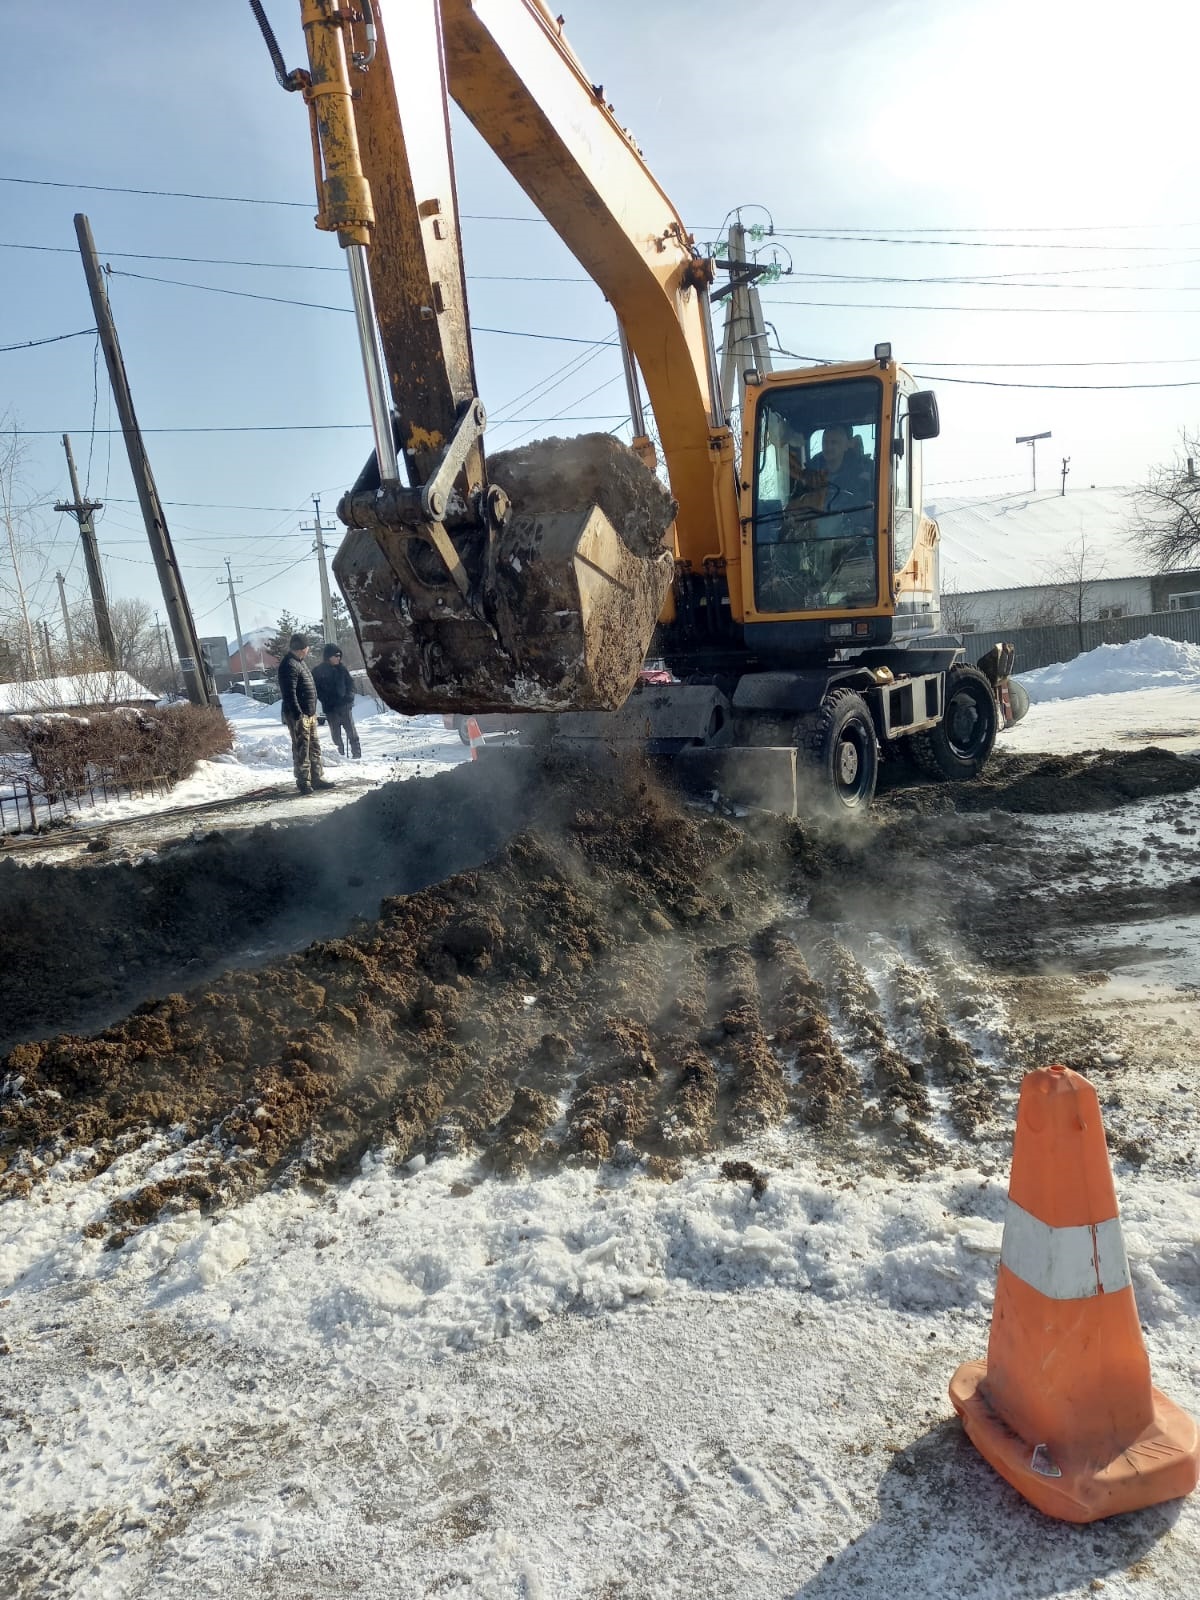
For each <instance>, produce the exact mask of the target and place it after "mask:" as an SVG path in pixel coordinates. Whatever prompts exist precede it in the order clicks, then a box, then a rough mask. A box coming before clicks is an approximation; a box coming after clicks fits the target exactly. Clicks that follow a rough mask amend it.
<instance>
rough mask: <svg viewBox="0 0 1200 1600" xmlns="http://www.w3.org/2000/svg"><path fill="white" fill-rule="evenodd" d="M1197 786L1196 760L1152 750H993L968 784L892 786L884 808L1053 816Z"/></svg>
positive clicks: (1198, 766) (1111, 806)
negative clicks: (1054, 752)
mask: <svg viewBox="0 0 1200 1600" xmlns="http://www.w3.org/2000/svg"><path fill="white" fill-rule="evenodd" d="M1195 788H1200V761H1196V760H1195V759H1194V758H1192V757H1189V756H1179V755H1176V754H1175V753H1174V751H1172V750H1159V749H1157V748H1155V747H1153V746H1151V747H1149V748H1147V749H1141V750H1121V751H1112V750H1099V751H1088V752H1083V753H1080V754H1076V755H1065V756H1044V755H1025V756H1018V755H1008V754H1007V753H1006V752H1005V751H1004V750H1003V749H1002V748H1001V749H998V750H997V751H996V753H995V754H994V755H993V757H992V759H991V761H990V762H989V763H988V765H987V767H986V768H985V769H984V771H983V773H982V774H981V775H980V776H979V777H978V778H976V779H975V780H974V781H973V782H971V783H954V784H935V785H932V786H930V785H928V784H925V783H922V784H920V785H918V786H916V787H906V786H897V787H895V788H892V789H890V790H889V792H888V793H886V794H884V795H881V797H880V800H879V802H878V804H879V806H880V808H881V810H884V811H887V810H889V809H890V810H899V811H920V812H922V813H924V814H925V815H933V814H937V813H938V812H944V811H950V810H954V811H960V812H968V813H970V812H979V811H1013V812H1021V813H1023V814H1025V815H1027V816H1056V815H1061V814H1064V813H1066V812H1068V811H1111V810H1113V809H1114V808H1115V807H1117V806H1122V805H1126V804H1128V803H1129V802H1130V801H1132V800H1146V799H1149V798H1150V797H1151V796H1154V795H1170V794H1184V793H1186V792H1187V791H1188V790H1189V789H1195Z"/></svg>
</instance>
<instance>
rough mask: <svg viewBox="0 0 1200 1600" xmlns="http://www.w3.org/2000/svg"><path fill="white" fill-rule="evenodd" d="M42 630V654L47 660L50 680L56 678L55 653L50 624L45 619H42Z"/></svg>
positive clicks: (47, 672)
mask: <svg viewBox="0 0 1200 1600" xmlns="http://www.w3.org/2000/svg"><path fill="white" fill-rule="evenodd" d="M41 628H42V653H43V655H44V656H45V659H46V676H47V677H48V678H52V677H53V676H54V652H53V651H52V650H51V648H50V624H49V623H48V622H47V621H46V619H45V617H43V618H42V622H41Z"/></svg>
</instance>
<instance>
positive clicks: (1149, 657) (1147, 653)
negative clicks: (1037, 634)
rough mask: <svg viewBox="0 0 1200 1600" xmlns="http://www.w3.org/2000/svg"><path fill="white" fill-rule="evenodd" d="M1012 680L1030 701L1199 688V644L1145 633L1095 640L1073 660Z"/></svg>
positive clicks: (1076, 698)
mask: <svg viewBox="0 0 1200 1600" xmlns="http://www.w3.org/2000/svg"><path fill="white" fill-rule="evenodd" d="M1018 681H1019V682H1020V683H1022V684H1024V686H1025V688H1026V690H1027V691H1028V693H1029V698H1030V699H1031V700H1033V701H1035V702H1038V701H1046V700H1080V699H1083V698H1084V697H1085V696H1087V695H1093V694H1127V693H1129V692H1130V691H1131V690H1135V689H1178V688H1189V689H1195V688H1200V645H1194V644H1187V643H1185V642H1184V641H1183V640H1180V639H1160V638H1158V637H1157V635H1155V634H1150V635H1149V636H1148V637H1147V638H1145V639H1131V640H1130V641H1129V643H1128V644H1102V645H1097V647H1096V649H1095V650H1089V651H1087V653H1086V654H1085V655H1081V656H1076V657H1075V659H1074V660H1073V661H1067V662H1055V663H1054V665H1053V666H1049V667H1039V668H1038V669H1037V670H1036V671H1035V672H1023V673H1020V674H1019V675H1018Z"/></svg>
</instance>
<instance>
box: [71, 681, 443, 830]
mask: <svg viewBox="0 0 1200 1600" xmlns="http://www.w3.org/2000/svg"><path fill="white" fill-rule="evenodd" d="M221 709H222V711H224V713H225V716H226V718H227V719H228V721H229V724H230V727H231V728H232V729H233V749H232V750H231V751H230V753H229V754H228V755H227V756H222V757H220V758H219V759H218V760H216V761H201V762H200V763H199V764H198V766H197V768H196V771H195V772H194V773H193V774H192V776H191V777H190V778H186V779H184V781H183V782H182V783H179V784H176V786H175V787H174V788H173V789H172V790H171V791H170V794H169V795H166V796H153V795H147V796H145V797H143V798H141V799H136V800H110V801H107V802H106V803H105V804H103V805H100V806H97V807H96V808H95V810H93V811H86V812H83V813H82V814H81V815H80V817H79V818H78V822H79V823H80V825H82V826H85V827H92V826H94V825H95V824H96V823H98V822H117V821H121V820H123V819H125V818H128V817H143V816H150V815H152V814H153V813H154V812H155V811H162V810H166V809H168V808H175V807H180V806H195V805H208V804H211V803H213V802H215V801H219V800H236V799H237V798H238V797H239V796H240V795H244V794H249V793H251V792H252V791H255V790H259V789H262V788H263V787H264V786H276V785H277V786H279V787H281V788H282V789H284V791H285V792H286V793H288V794H289V795H290V794H291V793H292V792H294V785H293V782H292V748H291V743H290V740H289V738H288V731H287V728H286V727H285V726H284V724H283V722H282V720H281V718H280V715H279V707H278V706H277V705H274V706H265V705H261V704H260V703H259V702H258V701H257V700H250V701H247V700H246V697H245V696H244V695H240V694H223V695H222V696H221ZM354 721H355V726H356V727H357V728H358V732H359V738H360V740H361V742H362V759H361V760H359V761H354V760H352V759H351V758H350V757H349V756H345V757H343V756H339V755H338V753H337V751H336V750H335V749H334V746H333V741H332V740H331V739H330V737H329V730H328V729H327V728H324V727H323V728H321V729H320V738H321V752H322V756H323V759H324V762H325V770H326V776H327V777H328V778H330V779H331V780H332V781H333V782H334V783H338V782H348V783H353V784H354V785H356V791H355V792H361V785H362V784H363V783H384V782H386V781H387V780H388V779H390V778H412V777H419V776H421V775H422V774H424V773H428V772H431V771H436V770H438V769H439V768H441V767H446V766H455V765H457V764H458V762H460V761H463V760H465V759H466V758H467V756H468V754H469V752H468V750H467V748H466V746H465V745H464V744H463V743H462V741H461V740H460V739H459V737H458V734H457V733H455V732H454V731H453V729H447V728H444V727H443V726H442V719H441V718H440V717H402V716H399V715H398V714H397V713H396V712H394V711H388V710H386V709H384V710H382V711H381V710H380V708H379V704H378V702H377V701H375V700H372V699H370V698H368V697H367V696H365V695H359V696H358V698H357V699H356V700H355V702H354ZM346 798H347V799H349V798H353V796H352V794H351V793H350V792H349V791H347V794H346ZM332 800H333V797H330V799H329V800H328V801H326V800H323V804H325V805H327V804H329V803H331V801H332Z"/></svg>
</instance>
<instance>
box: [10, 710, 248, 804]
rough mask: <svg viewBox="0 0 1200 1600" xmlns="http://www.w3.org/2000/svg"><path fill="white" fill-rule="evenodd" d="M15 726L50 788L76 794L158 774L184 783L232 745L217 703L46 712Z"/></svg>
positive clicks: (54, 792)
mask: <svg viewBox="0 0 1200 1600" xmlns="http://www.w3.org/2000/svg"><path fill="white" fill-rule="evenodd" d="M8 726H9V730H10V732H11V733H12V734H13V736H14V737H15V738H16V739H17V740H19V741H20V743H21V744H23V745H24V747H25V749H26V750H27V751H28V752H29V758H30V761H31V763H32V765H33V768H34V770H35V771H36V772H37V775H38V777H39V779H40V780H41V785H42V788H43V789H44V791H45V792H46V794H48V795H57V794H77V793H79V792H80V791H82V790H84V789H87V788H88V787H89V786H91V785H93V784H101V783H107V784H110V785H114V786H121V787H123V786H125V785H130V786H133V787H137V786H139V785H141V784H144V783H149V782H150V781H152V780H153V779H155V778H164V779H166V781H167V782H168V783H178V782H179V780H180V779H181V778H186V777H188V775H189V774H190V773H192V772H193V771H194V770H195V767H196V763H197V761H207V760H211V759H212V758H213V757H214V756H218V755H221V754H223V753H224V752H225V751H226V750H228V749H229V748H230V747H231V745H232V743H233V735H232V733H231V731H230V727H229V724H228V723H227V722H226V720H225V717H224V714H223V713H222V711H221V710H220V708H219V707H216V706H190V705H173V706H162V707H156V708H155V709H154V710H153V711H143V710H139V709H136V708H134V707H132V706H118V707H114V708H113V709H111V710H103V711H97V712H93V713H92V714H91V715H89V716H86V717H80V716H68V715H65V714H63V713H54V712H44V713H41V714H40V715H37V716H27V717H12V718H10V719H9V724H8Z"/></svg>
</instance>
